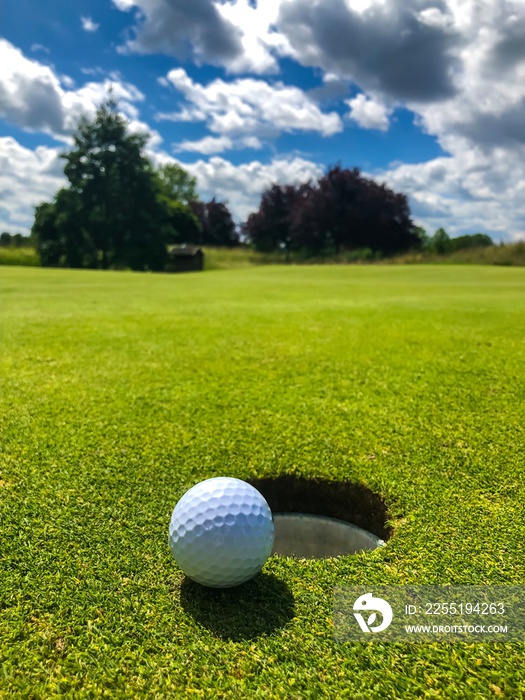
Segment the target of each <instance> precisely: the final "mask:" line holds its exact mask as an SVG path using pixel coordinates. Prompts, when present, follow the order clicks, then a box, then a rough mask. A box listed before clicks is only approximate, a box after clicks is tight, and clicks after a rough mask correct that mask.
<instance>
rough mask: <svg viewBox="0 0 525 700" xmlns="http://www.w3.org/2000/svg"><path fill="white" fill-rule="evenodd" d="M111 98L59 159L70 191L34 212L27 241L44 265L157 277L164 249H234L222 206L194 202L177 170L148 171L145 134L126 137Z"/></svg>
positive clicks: (84, 121)
mask: <svg viewBox="0 0 525 700" xmlns="http://www.w3.org/2000/svg"><path fill="white" fill-rule="evenodd" d="M116 109H117V104H116V102H115V101H114V100H113V99H112V97H111V96H110V97H109V98H107V99H106V100H105V101H104V102H103V103H102V105H101V106H100V107H99V109H98V110H97V113H96V116H95V118H94V119H93V120H89V119H88V118H87V117H82V118H81V119H80V120H79V123H78V129H77V131H76V133H75V134H74V137H73V141H74V146H73V148H72V149H71V150H70V151H69V152H64V153H61V155H60V157H61V158H63V159H64V160H65V166H64V174H65V175H66V177H67V179H68V181H69V186H68V187H64V188H62V189H60V190H59V191H58V192H57V194H56V195H55V197H54V199H53V201H52V202H43V203H42V204H40V205H38V206H37V207H36V210H35V221H34V224H33V227H32V231H31V233H32V236H33V237H34V239H35V240H36V242H37V250H38V253H39V255H40V258H41V262H42V265H44V266H63V267H79V268H102V269H108V268H117V269H124V268H130V269H132V270H153V271H162V270H164V269H166V266H167V264H168V261H169V255H168V249H169V245H170V244H196V245H223V246H234V245H238V244H239V237H238V234H237V231H236V227H235V224H234V222H233V219H232V217H231V214H230V211H229V210H228V207H227V205H226V204H225V203H222V202H217V201H216V200H215V199H212V200H211V201H210V202H201V201H200V200H199V197H198V195H197V192H196V180H195V178H193V177H191V176H190V175H189V174H188V173H187V172H186V171H185V170H184V169H183V168H182V167H180V166H178V165H175V164H167V165H163V166H159V167H158V168H155V167H154V166H153V164H152V163H151V161H150V160H149V159H148V158H147V157H146V156H145V155H144V153H143V149H144V147H145V144H146V143H147V140H148V136H147V135H145V134H131V133H129V131H128V127H127V123H126V121H125V119H124V118H123V117H122V116H120V115H119V114H118V112H117V111H116Z"/></svg>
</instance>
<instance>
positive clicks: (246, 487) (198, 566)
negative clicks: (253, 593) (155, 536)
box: [169, 476, 274, 588]
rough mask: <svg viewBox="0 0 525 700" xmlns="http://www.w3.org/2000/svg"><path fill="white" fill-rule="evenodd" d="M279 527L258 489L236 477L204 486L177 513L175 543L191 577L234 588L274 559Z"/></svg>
mask: <svg viewBox="0 0 525 700" xmlns="http://www.w3.org/2000/svg"><path fill="white" fill-rule="evenodd" d="M273 539H274V524H273V517H272V512H271V510H270V507H269V506H268V504H267V503H266V501H265V499H264V498H263V496H262V495H261V494H260V493H259V491H257V489H256V488H254V487H253V486H251V485H250V484H248V483H246V482H245V481H241V480H240V479H235V478H233V477H225V476H219V477H215V478H213V479H206V481H201V482H200V483H199V484H197V485H196V486H193V487H192V488H191V489H190V490H189V491H186V493H185V494H184V495H183V496H182V498H181V499H180V500H179V502H178V503H177V505H176V506H175V508H174V510H173V514H172V516H171V521H170V527H169V543H170V548H171V551H172V554H173V556H174V557H175V560H176V562H177V564H178V565H179V566H180V568H181V569H182V570H183V571H184V573H185V574H186V576H188V577H189V578H191V579H193V580H194V581H197V583H200V584H202V585H204V586H210V587H212V588H229V587H231V586H237V585H238V584H240V583H244V582H245V581H248V580H249V579H251V578H252V577H253V576H255V574H257V573H258V572H259V571H260V570H261V569H262V567H263V566H264V563H265V562H266V560H267V559H268V557H269V556H270V554H271V551H272V547H273Z"/></svg>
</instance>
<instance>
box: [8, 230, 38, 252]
mask: <svg viewBox="0 0 525 700" xmlns="http://www.w3.org/2000/svg"><path fill="white" fill-rule="evenodd" d="M33 245H34V241H33V240H32V238H31V236H23V235H22V234H21V233H8V232H7V231H3V232H2V233H0V248H29V247H32V246H33Z"/></svg>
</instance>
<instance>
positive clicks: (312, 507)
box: [247, 474, 391, 541]
mask: <svg viewBox="0 0 525 700" xmlns="http://www.w3.org/2000/svg"><path fill="white" fill-rule="evenodd" d="M247 481H248V482H249V483H250V484H251V485H252V486H254V487H255V488H256V489H257V490H258V491H259V492H260V493H261V494H262V495H263V496H264V498H265V499H266V501H267V502H268V505H269V506H270V508H271V510H272V512H273V513H308V514H310V515H324V516H327V517H330V518H337V519H339V520H344V521H346V522H348V523H352V524H353V525H357V526H358V527H361V528H363V529H364V530H368V532H371V533H372V534H374V535H376V536H377V537H380V538H381V539H382V540H385V541H386V540H387V539H388V538H389V537H390V534H391V528H390V527H389V526H388V525H387V520H388V513H387V508H386V505H385V503H384V501H383V499H382V498H381V497H380V496H378V495H377V494H376V493H374V492H373V491H371V490H370V489H369V488H367V487H366V486H363V485H362V484H355V483H351V482H344V481H343V482H341V481H329V480H325V479H316V478H313V479H306V478H304V477H299V476H292V475H288V474H287V475H283V476H278V477H272V478H263V479H247Z"/></svg>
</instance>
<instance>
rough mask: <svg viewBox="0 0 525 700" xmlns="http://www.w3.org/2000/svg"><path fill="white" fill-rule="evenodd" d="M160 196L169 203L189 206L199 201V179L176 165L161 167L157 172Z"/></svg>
mask: <svg viewBox="0 0 525 700" xmlns="http://www.w3.org/2000/svg"><path fill="white" fill-rule="evenodd" d="M156 180H157V187H158V190H159V196H160V198H161V199H162V200H164V201H167V202H180V203H182V204H189V203H190V202H195V201H197V200H198V199H199V196H198V194H197V178H195V177H192V176H191V175H190V174H189V173H188V172H187V171H186V170H184V168H182V167H181V166H180V165H177V164H176V163H167V164H166V165H161V166H160V167H159V168H157V171H156Z"/></svg>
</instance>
